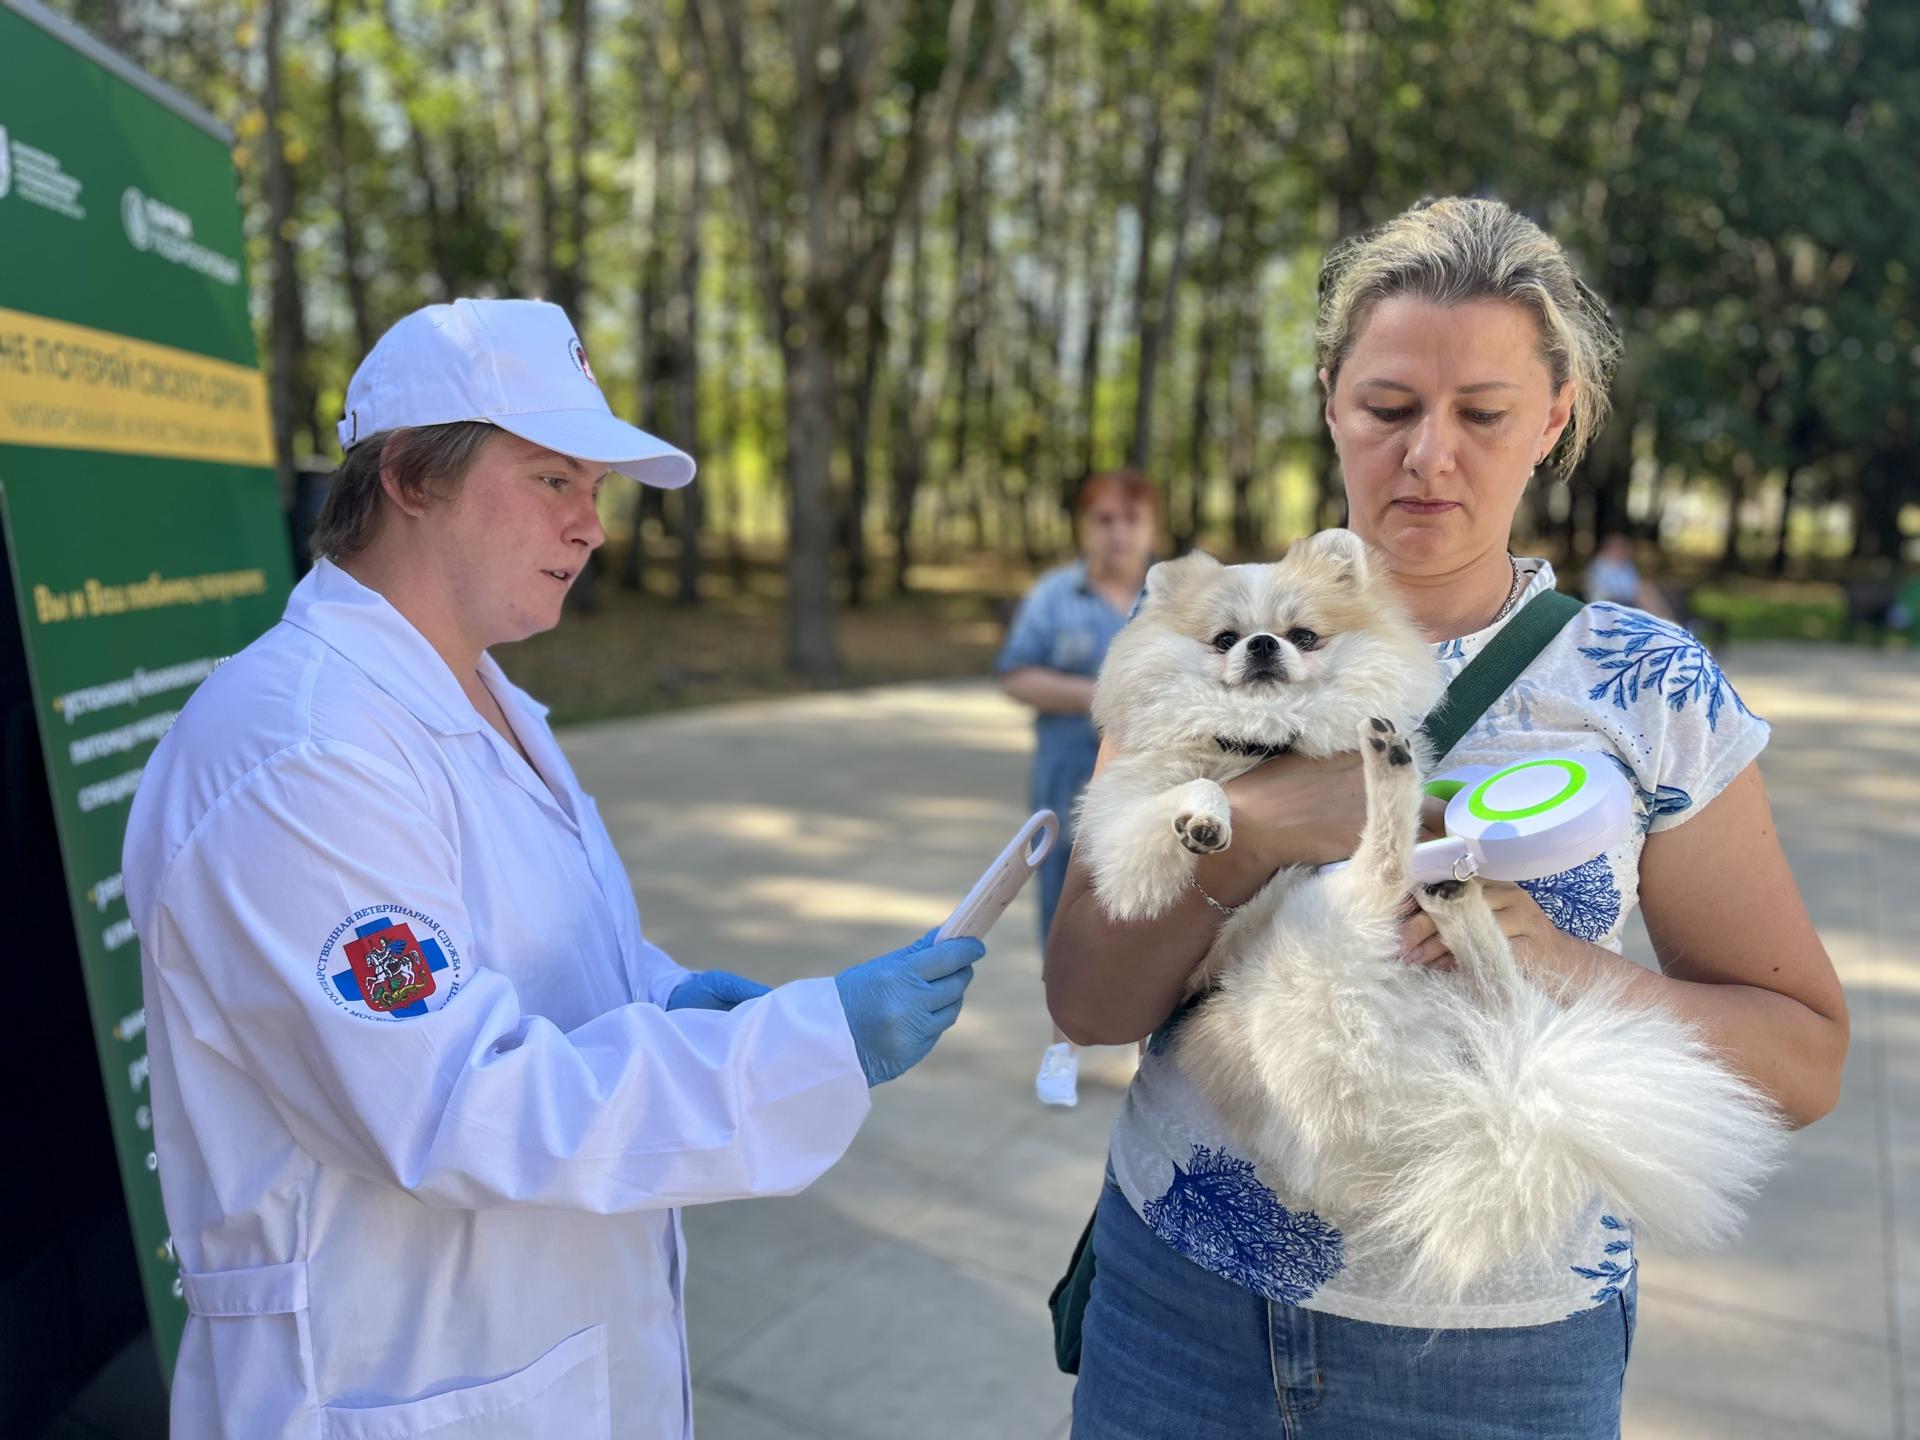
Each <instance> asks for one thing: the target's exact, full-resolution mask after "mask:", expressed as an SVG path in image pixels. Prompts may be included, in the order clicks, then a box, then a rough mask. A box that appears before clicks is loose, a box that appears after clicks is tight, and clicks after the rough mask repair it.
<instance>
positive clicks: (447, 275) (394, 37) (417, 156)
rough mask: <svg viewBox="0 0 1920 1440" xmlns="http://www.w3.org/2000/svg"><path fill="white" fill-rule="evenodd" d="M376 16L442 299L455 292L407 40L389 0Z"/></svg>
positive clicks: (435, 291) (435, 283)
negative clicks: (416, 110) (390, 55)
mask: <svg viewBox="0 0 1920 1440" xmlns="http://www.w3.org/2000/svg"><path fill="white" fill-rule="evenodd" d="M380 16H381V20H382V21H383V22H384V24H385V26H386V31H387V40H388V43H389V44H391V45H392V47H393V52H394V54H395V56H396V57H399V58H398V59H397V61H396V63H395V64H393V65H392V66H390V67H389V69H388V74H389V77H390V79H391V83H392V84H393V87H394V91H395V96H394V98H395V99H396V100H397V101H398V102H399V107H398V108H399V111H400V115H401V119H402V120H403V121H404V122H405V124H406V131H407V150H408V152H409V153H410V154H411V155H412V156H413V169H414V175H415V176H416V177H417V178H418V179H419V181H420V195H421V199H422V202H423V203H424V205H425V207H426V222H427V258H428V263H429V265H430V266H431V271H430V277H429V278H431V279H432V281H433V288H432V297H433V298H435V299H444V298H446V297H449V296H451V295H453V294H454V293H455V291H454V278H455V277H454V273H453V269H454V267H453V265H452V259H451V252H450V251H449V249H448V242H447V223H446V217H445V215H444V214H443V213H442V211H441V206H440V182H439V180H438V178H437V177H436V176H435V175H434V170H433V157H432V155H431V154H430V153H429V151H428V149H427V137H426V134H425V133H424V132H423V131H422V130H421V129H420V126H419V123H418V122H417V121H416V120H415V119H414V115H413V83H412V82H413V60H412V54H411V50H410V47H409V44H408V42H407V41H405V40H403V39H402V38H401V36H400V32H399V30H398V29H397V28H396V27H395V25H394V21H393V0H381V3H380Z"/></svg>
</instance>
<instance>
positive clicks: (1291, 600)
mask: <svg viewBox="0 0 1920 1440" xmlns="http://www.w3.org/2000/svg"><path fill="white" fill-rule="evenodd" d="M1442 691H1443V686H1442V683H1441V679H1440V674H1439V670H1438V667H1437V666H1436V664H1435V662H1434V659H1433V656H1432V650H1431V647H1430V646H1429V645H1428V644H1427V642H1426V641H1425V640H1423V639H1422V638H1421V636H1420V633H1419V632H1418V630H1417V629H1415V627H1414V625H1413V623H1412V621H1411V620H1410V619H1409V618H1408V616H1407V614H1406V611H1405V610H1404V608H1403V607H1402V606H1401V604H1400V602H1399V600H1398V599H1397V597H1396V596H1395V594H1394V592H1393V589H1392V587H1391V585H1389V584H1388V582H1387V580H1386V577H1385V575H1384V573H1383V572H1382V569H1381V567H1380V564H1379V562H1378V560H1377V559H1376V558H1375V557H1374V556H1373V555H1372V554H1371V553H1370V552H1369V550H1368V549H1367V547H1366V545H1365V544H1364V542H1362V541H1361V540H1360V539H1359V537H1357V536H1355V535H1354V534H1352V533H1351V532H1350V531H1345V530H1329V531H1325V532H1323V533H1321V534H1319V535H1316V536H1313V537H1312V538H1311V539H1308V540H1303V541H1301V542H1299V543H1298V544H1296V545H1294V546H1293V547H1292V548H1291V549H1290V550H1289V551H1288V552H1287V555H1286V557H1285V558H1284V559H1282V560H1281V561H1279V562H1278V563H1277V564H1272V565H1236V566H1231V567H1229V566H1223V565H1221V564H1220V563H1219V562H1218V561H1217V560H1215V559H1213V558H1212V557H1211V556H1209V555H1206V554H1202V553H1195V554H1191V555H1188V556H1186V557H1185V558H1183V559H1180V560H1174V561H1168V562H1165V563H1162V564H1160V565H1156V566H1155V567H1154V568H1153V570H1152V572H1151V573H1150V575H1149V576H1148V579H1147V589H1146V596H1145V599H1144V601H1143V602H1142V605H1141V608H1140V612H1139V614H1138V615H1137V616H1136V617H1135V619H1134V620H1133V622H1132V623H1131V624H1129V625H1128V626H1127V628H1126V629H1125V630H1124V631H1122V632H1121V634H1120V636H1119V637H1118V638H1117V639H1116V640H1115V641H1114V643H1113V647H1112V649H1111V650H1110V651H1109V653H1108V657H1107V661H1106V664H1105V666H1104V668H1103V669H1102V670H1101V672H1100V677H1099V682H1098V684H1097V686H1096V689H1095V693H1094V701H1093V714H1094V719H1095V721H1096V723H1097V724H1098V725H1099V727H1100V729H1101V731H1102V733H1103V735H1104V736H1105V738H1106V740H1107V742H1108V743H1109V744H1110V746H1111V747H1112V757H1113V758H1112V759H1111V760H1110V761H1109V763H1108V765H1107V767H1106V769H1104V770H1103V771H1102V772H1101V773H1100V774H1099V775H1098V776H1097V777H1096V778H1095V779H1094V780H1093V782H1092V784H1091V785H1089V786H1088V788H1087V791H1086V795H1085V798H1084V800H1083V801H1082V805H1081V811H1080V819H1079V832H1078V835H1079V838H1078V841H1077V845H1078V849H1079V852H1080V854H1081V856H1082V858H1083V860H1084V862H1085V863H1086V865H1087V868H1088V870H1089V873H1090V874H1091V876H1092V879H1093V884H1094V890H1095V894H1096V896H1097V898H1098V900H1099V903H1100V905H1101V907H1102V908H1103V909H1104V910H1105V911H1106V913H1107V914H1108V915H1109V916H1111V917H1112V918H1113V919H1116V920H1120V921H1126V920H1132V919H1142V918H1148V917H1151V916H1153V915H1156V914H1158V913H1160V912H1162V911H1164V910H1165V909H1166V908H1168V907H1169V906H1170V905H1172V904H1173V903H1174V902H1175V901H1176V900H1177V899H1178V898H1179V897H1180V895H1181V894H1182V893H1183V892H1184V891H1185V890H1186V889H1187V888H1188V887H1189V886H1190V885H1191V884H1192V883H1193V866H1194V859H1195V857H1196V856H1198V855H1204V854H1208V853H1211V852H1214V851H1219V850H1224V849H1226V848H1227V847H1228V846H1229V845H1231V844H1232V843H1233V830H1232V824H1231V815H1230V812H1229V807H1228V801H1227V796H1226V792H1225V791H1224V790H1222V789H1221V783H1222V782H1223V781H1226V780H1229V779H1232V778H1233V777H1234V776H1235V775H1238V774H1240V773H1241V772H1243V771H1245V770H1248V769H1250V768H1252V767H1253V766H1254V765H1256V764H1258V763H1260V761H1261V760H1262V759H1264V758H1266V757H1267V756H1268V755H1271V754H1278V753H1281V752H1282V751H1292V752H1295V753H1299V754H1303V755H1309V756H1325V755H1334V754H1339V753H1342V752H1345V751H1351V750H1355V749H1358V750H1359V751H1360V753H1361V757H1362V769H1363V772H1364V775H1365V783H1366V796H1367V818H1366V824H1365V827H1364V829H1363V831H1362V833H1361V836H1360V841H1359V845H1358V848H1357V849H1356V850H1355V852H1354V856H1353V860H1352V862H1351V863H1350V864H1349V865H1347V866H1345V867H1344V868H1341V869H1338V870H1334V871H1331V872H1328V873H1321V872H1319V871H1317V870H1315V869H1313V868H1311V867H1304V866H1303V867H1295V868H1291V869H1286V870H1282V871H1281V872H1280V873H1279V874H1277V875H1276V876H1275V877H1274V878H1273V880H1272V881H1271V882H1270V883H1269V884H1268V885H1267V886H1266V888H1265V889H1264V890H1262V891H1261V892H1260V893H1259V894H1258V895H1257V896H1255V897H1254V898H1253V899H1252V900H1251V901H1249V902H1248V903H1247V904H1246V905H1244V906H1242V907H1241V908H1240V909H1238V910H1237V911H1235V912H1234V914H1233V915H1232V916H1231V917H1230V918H1229V919H1228V920H1227V921H1226V922H1225V923H1224V924H1223V925H1222V926H1221V929H1220V934H1219V936H1218V938H1217V939H1216V940H1215V942H1214V945H1213V948H1212V949H1211V950H1210V951H1209V953H1208V954H1207V956H1206V958H1205V959H1204V960H1203V961H1202V962H1201V964H1200V966H1199V968H1198V969H1197V970H1196V972H1195V976H1194V981H1193V984H1194V988H1195V989H1196V990H1204V991H1206V992H1207V993H1206V994H1205V997H1204V998H1203V999H1202V1000H1201V1001H1200V1002H1199V1003H1198V1005H1197V1007H1196V1008H1195V1009H1194V1011H1193V1012H1192V1013H1191V1015H1190V1016H1189V1017H1188V1018H1187V1019H1186V1020H1185V1022H1184V1023H1183V1024H1182V1025H1181V1026H1180V1028H1179V1030H1178V1031H1177V1032H1176V1038H1175V1042H1174V1043H1175V1045H1176V1046H1177V1049H1176V1051H1175V1055H1176V1058H1177V1059H1178V1062H1179V1063H1180V1065H1181V1067H1182V1069H1183V1070H1184V1071H1185V1072H1186V1073H1187V1075H1188V1076H1190V1077H1191V1079H1192V1080H1193V1081H1194V1083H1195V1084H1196V1085H1198V1086H1199V1088H1200V1090H1201V1091H1202V1093H1204V1094H1205V1095H1206V1097H1207V1098H1208V1100H1209V1101H1210V1102H1211V1103H1212V1104H1213V1105H1214V1106H1215V1107H1216V1108H1217V1109H1218V1111H1219V1112H1220V1114H1221V1116H1222V1117H1223V1118H1224V1119H1225V1121H1226V1122H1227V1124H1228V1126H1229V1127H1230V1128H1231V1129H1232V1130H1233V1131H1234V1133H1235V1134H1236V1136H1237V1137H1238V1138H1239V1140H1240V1141H1241V1142H1242V1143H1243V1144H1244V1145H1245V1146H1246V1147H1247V1150H1248V1153H1249V1158H1251V1159H1253V1160H1254V1162H1255V1163H1256V1164H1257V1165H1259V1166H1260V1167H1262V1168H1263V1169H1265V1170H1266V1171H1268V1172H1270V1175H1271V1177H1272V1179H1273V1180H1275V1181H1277V1182H1278V1184H1279V1186H1280V1187H1281V1188H1283V1189H1284V1190H1286V1191H1288V1192H1289V1193H1291V1194H1292V1195H1293V1196H1296V1197H1298V1198H1300V1199H1301V1200H1303V1201H1305V1202H1306V1203H1308V1204H1310V1205H1312V1206H1313V1207H1314V1208H1316V1209H1318V1210H1320V1211H1322V1212H1323V1213H1325V1214H1326V1215H1328V1216H1329V1218H1332V1219H1334V1220H1335V1221H1336V1222H1337V1223H1339V1224H1340V1225H1341V1226H1342V1227H1343V1228H1349V1229H1354V1230H1358V1231H1360V1232H1361V1233H1362V1234H1365V1235H1367V1236H1369V1237H1370V1238H1371V1239H1373V1240H1374V1241H1376V1242H1384V1243H1390V1244H1393V1245H1395V1246H1397V1247H1400V1248H1401V1250H1402V1251H1403V1252H1404V1254H1405V1257H1406V1260H1405V1266H1404V1270H1403V1274H1404V1276H1405V1283H1406V1288H1407V1290H1408V1291H1409V1292H1420V1293H1440V1294H1447V1295H1453V1296H1458V1295H1459V1294H1461V1293H1462V1292H1463V1291H1464V1290H1465V1289H1466V1287H1467V1286H1468V1285H1470V1284H1471V1283H1472V1282H1473V1281H1474V1280H1475V1279H1476V1278H1478V1277H1479V1276H1481V1275H1482V1274H1484V1273H1486V1272H1487V1271H1488V1270H1489V1269H1490V1268H1491V1267H1493V1266H1495V1265H1497V1264H1499V1263H1500V1262H1501V1261H1502V1260H1503V1259H1505V1258H1507V1257H1510V1256H1513V1255H1516V1254H1519V1253H1522V1252H1525V1251H1528V1250H1532V1251H1537V1252H1540V1253H1543V1254H1550V1253H1551V1252H1552V1251H1553V1249H1554V1247H1555V1245H1556V1242H1557V1241H1559V1240H1560V1239H1561V1237H1562V1235H1563V1233H1564V1232H1565V1230H1566V1228H1567V1226H1568V1225H1569V1224H1571V1223H1572V1222H1573V1221H1574V1219H1575V1218H1576V1217H1577V1216H1578V1215H1579V1214H1580V1213H1581V1211H1582V1210H1583V1209H1584V1208H1585V1207H1586V1206H1587V1205H1588V1204H1589V1203H1590V1202H1591V1201H1592V1199H1593V1197H1594V1196H1595V1195H1596V1194H1600V1195H1604V1196H1605V1197H1607V1199H1608V1200H1609V1201H1610V1202H1611V1203H1612V1204H1614V1205H1617V1206H1620V1207H1621V1208H1623V1209H1624V1210H1625V1211H1626V1212H1627V1213H1628V1214H1631V1215H1632V1216H1634V1218H1635V1219H1636V1220H1637V1221H1638V1222H1639V1223H1640V1224H1641V1225H1643V1226H1644V1227H1646V1229H1647V1230H1648V1231H1650V1232H1652V1233H1653V1234H1655V1235H1657V1236H1659V1237H1661V1238H1662V1239H1665V1240H1667V1241H1669V1242H1672V1243H1675V1244H1681V1245H1711V1244H1716V1243H1721V1242H1724V1241H1726V1240H1727V1239H1729V1238H1731V1237H1732V1235H1733V1234H1734V1233H1735V1231H1736V1230H1737V1229H1738V1227H1739V1224H1740V1221H1741V1218H1742V1205H1743V1202H1744V1201H1745V1200H1746V1199H1747V1198H1748V1197H1750V1196H1751V1195H1752V1193H1753V1192H1754V1190H1755V1189H1756V1188H1757V1187H1758V1185H1759V1183H1760V1181H1761V1180H1762V1179H1763V1178H1764V1177H1765V1175H1766V1174H1767V1172H1768V1171H1769V1170H1770V1169H1771V1168H1772V1167H1773V1166H1774V1164H1775V1163H1776V1162H1777V1159H1778V1156H1779V1152H1780V1148H1781V1141H1782V1136H1783V1133H1784V1127H1783V1126H1782V1124H1781V1122H1780V1120H1779V1118H1778V1116H1777V1114H1776V1112H1775V1111H1774V1109H1773V1107H1772V1106H1771V1105H1770V1104H1769V1103H1768V1101H1767V1099H1766V1098H1765V1097H1764V1096H1763V1095H1762V1094H1761V1093H1760V1092H1759V1091H1758V1090H1757V1089H1756V1088H1755V1087H1754V1086H1753V1085H1751V1084H1750V1083H1748V1082H1747V1081H1745V1080H1744V1079H1742V1078H1741V1077H1739V1076H1737V1075H1735V1074H1734V1073H1733V1072H1732V1071H1730V1070H1729V1069H1728V1068H1727V1067H1726V1066H1725V1065H1723V1064H1722V1063H1720V1061H1719V1060H1718V1059H1716V1057H1715V1056H1714V1054H1713V1052H1712V1051H1711V1050H1710V1049H1709V1048H1708V1046H1707V1045H1706V1044H1705V1042H1704V1041H1703V1039H1702V1038H1701V1036H1700V1035H1699V1034H1698V1032H1697V1031H1696V1030H1695V1029H1694V1028H1693V1027H1691V1026H1690V1025H1688V1024H1687V1023H1685V1022H1683V1021H1682V1020H1680V1019H1678V1018H1677V1017H1674V1016H1672V1015H1669V1014H1666V1013H1664V1012H1661V1011H1656V1010H1650V1009H1647V1008H1644V1007H1634V1006H1629V1005H1626V1004H1623V1003H1621V999H1620V995H1619V992H1618V990H1617V988H1615V987H1611V986H1605V985H1602V986H1596V987H1593V988H1590V989H1587V990H1584V991H1582V992H1580V993H1577V994H1549V993H1548V992H1547V991H1546V990H1544V989H1542V988H1541V987H1540V986H1539V985H1537V984H1536V983H1534V982H1533V981H1532V980H1531V979H1529V978H1528V976H1527V975H1526V974H1525V973H1524V972H1523V971H1522V970H1521V969H1520V967H1519V966H1518V965H1517V964H1516V962H1515V960H1514V956H1513V952H1512V949H1511V947H1510V946H1509V945H1508V943H1507V940H1506V938H1505V936H1503V935H1502V934H1501V933H1500V930H1499V927H1498V924H1497V922H1496V921H1495V919H1494V915H1493V912H1492V910H1491V909H1490V908H1489V906H1488V904H1487V901H1486V898H1485V897H1484V895H1482V893H1481V891H1480V889H1479V886H1478V885H1477V884H1476V883H1473V882H1469V883H1467V884H1464V885H1463V884H1460V883H1458V882H1452V883H1448V884H1445V885H1439V886H1433V887H1420V888H1419V889H1418V892H1417V893H1414V894H1413V896H1412V898H1413V899H1414V901H1415V902H1416V903H1418V904H1419V906H1420V907H1421V908H1422V909H1424V910H1425V911H1426V912H1427V913H1428V914H1429V915H1430V916H1432V917H1433V922H1434V925H1435V927H1436V929H1437V930H1438V931H1439V934H1440V937H1441V939H1442V940H1443V941H1444V942H1445V943H1446V945H1447V947H1448V948H1449V949H1450V950H1451V951H1452V952H1453V955H1454V957H1455V960H1456V962H1457V968H1456V969H1454V970H1451V971H1442V970H1437V969H1433V968H1429V967H1425V966H1411V965H1407V964H1405V963H1403V962H1402V961H1401V960H1400V958H1399V952H1400V945H1399V929H1400V919H1401V914H1402V908H1403V906H1404V905H1405V903H1406V901H1407V899H1408V896H1409V892H1410V890H1413V889H1414V888H1415V887H1413V886H1412V885H1411V884H1410V881H1409V878H1408V877H1409V865H1410V861H1411V855H1412V850H1413V846H1414V843H1415V841H1416V839H1417V837H1418V833H1419V827H1420V805H1421V797H1422V793H1423V792H1422V788H1421V787H1422V768H1423V765H1424V764H1425V763H1426V757H1425V756H1424V755H1423V754H1422V753H1421V741H1420V739H1419V737H1418V733H1417V726H1418V723H1419V720H1420V718H1421V717H1422V716H1423V715H1425V714H1426V712H1427V711H1428V710H1429V709H1430V708H1431V707H1432V706H1433V705H1434V704H1435V702H1436V701H1438V699H1439V698H1440V696H1441V694H1442Z"/></svg>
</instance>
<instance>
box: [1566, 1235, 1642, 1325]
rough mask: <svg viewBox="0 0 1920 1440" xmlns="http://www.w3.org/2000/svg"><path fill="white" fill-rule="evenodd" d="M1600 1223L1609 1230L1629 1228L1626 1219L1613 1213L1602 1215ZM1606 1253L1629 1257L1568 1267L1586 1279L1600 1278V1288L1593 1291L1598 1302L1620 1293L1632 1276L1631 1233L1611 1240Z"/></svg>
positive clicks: (1633, 1262)
mask: <svg viewBox="0 0 1920 1440" xmlns="http://www.w3.org/2000/svg"><path fill="white" fill-rule="evenodd" d="M1600 1223H1601V1224H1602V1225H1604V1226H1605V1227H1606V1228H1607V1229H1609V1230H1618V1231H1625V1230H1626V1229H1627V1228H1628V1227H1627V1225H1626V1222H1625V1221H1622V1220H1618V1219H1615V1218H1614V1217H1613V1216H1611V1215H1602V1216H1601V1217H1600ZM1606 1253H1607V1254H1608V1255H1609V1256H1613V1255H1624V1256H1626V1257H1627V1258H1626V1260H1625V1261H1624V1262H1622V1261H1619V1260H1613V1259H1605V1260H1600V1261H1597V1262H1596V1263H1594V1264H1593V1265H1572V1266H1569V1267H1568V1268H1569V1269H1571V1270H1572V1271H1573V1273H1574V1274H1576V1275H1578V1276H1580V1277H1581V1278H1582V1279H1584V1280H1598V1281H1600V1282H1601V1285H1600V1288H1599V1289H1598V1290H1595V1291H1594V1292H1593V1298H1594V1300H1595V1302H1596V1303H1597V1302H1600V1301H1603V1300H1611V1299H1613V1297H1614V1296H1616V1295H1618V1294H1619V1293H1620V1292H1621V1290H1623V1289H1624V1288H1626V1283H1627V1280H1628V1279H1629V1278H1630V1277H1631V1276H1632V1274H1633V1267H1634V1264H1635V1261H1634V1258H1633V1237H1632V1236H1631V1235H1622V1237H1621V1238H1620V1239H1618V1240H1609V1241H1608V1242H1607V1246H1606Z"/></svg>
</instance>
